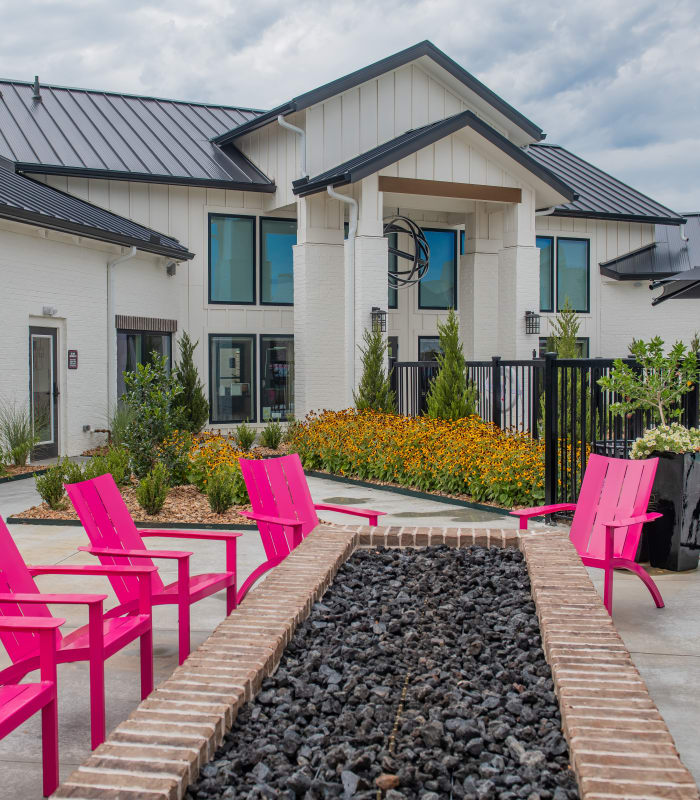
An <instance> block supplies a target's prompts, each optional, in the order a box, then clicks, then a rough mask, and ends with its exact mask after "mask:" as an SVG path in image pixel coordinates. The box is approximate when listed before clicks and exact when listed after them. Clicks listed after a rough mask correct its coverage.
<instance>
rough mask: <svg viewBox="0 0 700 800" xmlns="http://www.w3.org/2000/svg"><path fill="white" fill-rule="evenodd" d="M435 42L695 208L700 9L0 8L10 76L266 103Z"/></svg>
mask: <svg viewBox="0 0 700 800" xmlns="http://www.w3.org/2000/svg"><path fill="white" fill-rule="evenodd" d="M426 38H428V39H431V40H432V41H433V42H434V43H435V44H436V45H437V46H438V47H440V48H441V49H443V50H444V51H445V52H446V53H447V54H448V55H450V56H451V57H452V58H454V59H455V60H456V61H458V62H459V63H460V64H462V66H464V67H465V68H466V69H468V70H469V71H470V72H472V73H473V74H475V75H476V76H477V77H478V78H480V79H481V80H482V81H483V82H484V83H486V84H487V85H488V86H489V87H490V88H492V89H493V90H494V91H496V92H497V93H498V94H500V95H501V96H502V97H503V98H504V99H505V100H507V101H508V102H509V103H511V104H512V105H514V106H515V107H516V108H517V109H518V110H520V111H521V112H523V113H524V114H525V115H526V116H528V117H529V118H530V119H532V120H533V121H534V122H536V123H537V124H538V125H540V126H541V127H542V128H543V129H544V130H545V131H546V132H547V134H548V137H547V141H550V142H557V143H559V144H563V145H565V146H566V147H569V148H570V149H572V150H573V151H574V152H576V153H578V154H580V155H582V156H583V157H584V158H587V159H589V160H590V161H592V162H593V163H595V164H597V165H598V166H600V167H602V168H603V169H606V170H608V171H609V172H611V173H613V174H614V175H615V176H617V177H619V178H622V179H623V180H626V181H627V182H628V183H630V184H631V185H632V186H634V187H635V188H637V189H640V190H642V191H644V192H647V193H648V194H650V195H651V196H652V197H654V198H655V199H657V200H659V201H661V202H663V203H665V204H667V205H668V206H670V207H671V208H673V209H675V210H677V211H681V212H683V211H691V210H700V2H698V0H585V1H584V2H581V0H565V2H561V1H560V0H530V2H528V3H522V2H516V1H515V0H478V1H477V0H344V1H343V2H338V0H292V2H290V0H162V1H157V0H154V1H153V2H139V1H138V0H0V76H2V77H5V78H20V79H27V80H29V79H31V78H33V76H34V75H35V74H37V73H38V74H39V75H40V77H41V79H42V81H44V82H46V83H57V84H63V85H71V86H81V87H88V88H95V89H113V90H118V91H125V92H135V93H149V94H154V95H156V96H161V97H173V98H179V99H186V100H204V101H214V102H221V103H230V104H237V105H244V106H249V107H253V108H269V107H272V106H273V105H275V104H277V103H280V102H282V101H284V100H287V99H289V98H291V97H293V96H294V95H296V94H299V93H301V92H303V91H305V90H308V89H311V88H313V87H315V86H318V85H320V84H322V83H325V82H326V81H329V80H332V79H333V78H337V77H339V76H341V75H344V74H346V73H347V72H350V71H352V70H354V69H357V68H358V67H362V66H364V65H366V64H369V63H371V62H372V61H376V60H377V59H379V58H382V57H384V56H386V55H389V54H390V53H393V52H395V51H397V50H400V49H402V48H404V47H407V46H408V45H411V44H414V43H415V42H418V41H420V40H422V39H426Z"/></svg>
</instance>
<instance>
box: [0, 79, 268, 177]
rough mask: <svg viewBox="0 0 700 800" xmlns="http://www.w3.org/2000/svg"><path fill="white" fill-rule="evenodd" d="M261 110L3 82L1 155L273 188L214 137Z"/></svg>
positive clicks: (99, 172) (70, 170)
mask: <svg viewBox="0 0 700 800" xmlns="http://www.w3.org/2000/svg"><path fill="white" fill-rule="evenodd" d="M259 113H260V112H257V111H250V110H248V109H241V108H233V107H229V106H215V105H205V104H203V103H201V104H200V103H185V102H180V101H177V100H161V99H159V98H154V97H139V96H137V95H128V94H117V93H115V92H100V91H92V90H88V89H70V88H66V87H62V86H49V85H42V86H41V100H35V99H33V86H32V84H31V83H28V82H24V81H9V80H0V156H4V157H5V158H9V159H10V160H11V161H14V162H15V163H16V164H17V169H18V171H22V172H40V173H43V174H61V175H82V176H85V177H102V178H111V179H117V180H130V181H156V182H158V183H181V184H194V185H199V186H219V187H225V188H228V189H232V188H235V189H246V190H249V191H274V190H275V187H274V184H273V183H272V182H271V181H270V180H269V178H267V177H266V176H265V175H263V173H262V172H260V170H258V169H257V167H255V166H253V164H252V163H251V162H250V161H248V159H247V158H245V156H243V154H242V153H240V152H239V151H238V150H237V149H236V148H235V147H233V146H230V147H227V148H220V147H217V146H216V145H214V144H212V143H211V142H210V141H209V140H210V139H211V138H212V137H214V136H216V135H217V134H219V133H222V132H223V131H226V130H228V129H229V128H231V127H232V126H233V125H238V124H240V123H241V122H245V121H246V120H249V119H254V118H255V117H256V116H258V114H259Z"/></svg>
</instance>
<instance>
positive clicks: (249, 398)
mask: <svg viewBox="0 0 700 800" xmlns="http://www.w3.org/2000/svg"><path fill="white" fill-rule="evenodd" d="M209 421H210V422H212V423H217V422H218V423H229V422H245V421H249V422H255V421H256V406H255V336H254V335H253V334H228V333H211V334H209Z"/></svg>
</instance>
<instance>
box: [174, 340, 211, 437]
mask: <svg viewBox="0 0 700 800" xmlns="http://www.w3.org/2000/svg"><path fill="white" fill-rule="evenodd" d="M198 344H199V342H193V341H192V340H191V339H190V337H189V334H188V333H187V331H185V332H184V333H183V334H182V336H181V337H180V341H179V342H178V347H179V348H180V360H179V361H178V364H177V366H176V367H175V371H174V375H175V380H176V382H177V383H178V384H179V385H180V387H181V388H182V393H181V394H180V396H179V398H178V406H179V408H180V420H181V423H180V424H181V425H182V427H183V428H185V429H186V430H188V431H189V432H190V433H199V432H200V431H201V430H202V428H203V427H204V426H205V425H206V424H207V421H208V420H209V402H208V401H207V398H206V395H205V393H204V386H203V385H202V382H201V381H200V379H199V372H198V371H197V367H196V366H195V363H194V351H195V349H196V348H197V345H198Z"/></svg>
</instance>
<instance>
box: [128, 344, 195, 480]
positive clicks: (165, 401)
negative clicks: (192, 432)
mask: <svg viewBox="0 0 700 800" xmlns="http://www.w3.org/2000/svg"><path fill="white" fill-rule="evenodd" d="M124 383H125V385H126V393H125V394H124V397H123V398H122V399H123V402H124V403H125V405H126V406H127V407H128V408H129V409H130V410H131V413H132V415H133V416H132V418H131V420H130V421H129V424H128V425H127V427H126V431H125V435H124V444H125V445H126V447H127V449H128V450H129V455H130V457H131V466H132V468H133V471H134V473H135V474H136V476H137V477H138V478H142V477H144V476H145V475H146V473H148V472H149V471H150V470H151V468H152V467H153V466H154V463H155V461H156V460H157V455H158V448H159V446H160V445H161V444H162V443H163V442H164V441H165V440H166V439H168V438H169V437H170V436H171V435H172V434H173V433H174V432H175V431H176V430H177V429H178V428H179V422H180V409H179V406H178V403H179V397H180V395H181V394H182V387H181V386H180V385H179V383H178V382H177V381H176V380H175V377H174V376H173V375H171V374H170V373H169V372H168V368H167V359H166V357H165V356H157V355H155V354H153V358H152V361H151V363H150V364H138V365H137V367H136V369H135V370H134V371H133V372H125V373H124Z"/></svg>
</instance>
